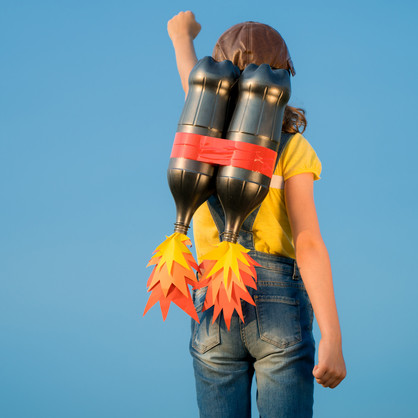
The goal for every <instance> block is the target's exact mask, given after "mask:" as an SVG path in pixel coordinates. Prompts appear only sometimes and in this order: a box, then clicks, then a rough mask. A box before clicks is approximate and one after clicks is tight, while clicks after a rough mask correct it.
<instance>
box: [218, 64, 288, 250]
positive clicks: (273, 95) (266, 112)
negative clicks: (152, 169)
mask: <svg viewBox="0 0 418 418" xmlns="http://www.w3.org/2000/svg"><path fill="white" fill-rule="evenodd" d="M238 87H239V91H238V100H237V103H236V106H235V110H234V113H233V116H232V119H231V122H230V124H229V128H228V132H227V135H226V137H227V139H229V140H231V141H242V142H249V143H252V144H256V145H261V146H263V147H266V148H270V149H272V150H274V151H276V152H277V151H278V148H279V145H280V135H281V130H282V122H283V114H284V109H285V106H286V104H287V102H288V101H289V98H290V92H291V88H290V75H289V72H288V71H287V70H282V69H279V70H273V69H271V68H270V66H269V65H267V64H262V65H260V66H257V65H255V64H250V65H249V66H248V67H246V68H245V70H244V72H243V73H242V75H241V77H240V79H239V85H238ZM276 164H277V161H276ZM270 180H271V179H270V178H269V177H268V176H266V175H264V174H261V173H258V172H254V171H250V170H247V169H244V168H237V167H232V166H223V167H220V168H219V171H218V174H217V179H216V190H217V193H218V198H219V200H220V202H221V204H222V207H223V209H224V212H225V231H224V234H223V240H224V241H230V242H236V241H237V239H238V234H239V230H240V228H241V226H242V224H243V222H244V220H245V219H246V218H247V216H248V215H249V214H250V213H251V212H252V211H253V210H254V209H256V208H257V207H258V206H259V205H260V204H261V203H262V201H263V200H264V198H265V197H266V195H267V193H268V190H269V186H270Z"/></svg>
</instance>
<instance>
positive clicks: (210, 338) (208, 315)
mask: <svg viewBox="0 0 418 418" xmlns="http://www.w3.org/2000/svg"><path fill="white" fill-rule="evenodd" d="M206 289H207V288H203V289H199V290H197V291H196V293H195V294H194V303H195V308H196V312H197V315H198V317H199V321H200V323H198V322H196V321H194V329H193V335H192V347H193V348H194V349H195V350H196V351H198V352H199V353H201V354H204V353H206V352H207V351H209V350H210V349H212V348H213V347H216V346H217V345H218V344H220V342H221V334H220V327H219V317H218V318H217V319H216V321H215V322H214V323H213V324H212V319H213V307H212V308H210V309H208V310H206V311H204V312H202V309H203V304H204V301H205V297H206Z"/></svg>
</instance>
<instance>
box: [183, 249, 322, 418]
mask: <svg viewBox="0 0 418 418" xmlns="http://www.w3.org/2000/svg"><path fill="white" fill-rule="evenodd" d="M249 255H251V257H253V258H254V259H255V260H256V261H257V262H258V263H260V264H261V265H262V267H257V268H256V270H257V278H258V281H257V290H254V289H251V288H249V292H250V294H251V295H252V297H253V299H254V301H255V303H256V306H253V305H250V304H249V303H247V302H242V311H243V315H244V319H245V323H242V321H241V320H240V318H239V317H238V315H237V314H236V312H235V313H234V315H233V317H232V320H231V330H230V331H228V330H227V329H226V326H225V323H224V320H223V318H221V316H222V314H221V315H220V316H219V317H218V318H217V319H216V321H215V323H213V324H212V314H213V307H212V308H210V309H209V310H207V311H204V312H202V307H203V302H204V299H205V295H206V288H203V289H198V290H197V291H193V298H194V303H195V307H196V310H197V312H198V315H199V320H200V324H199V323H197V322H196V321H194V320H193V319H192V336H191V340H190V353H191V355H192V357H193V367H194V373H195V380H196V391H197V402H198V406H199V411H200V417H204V418H212V417H213V418H215V417H216V418H229V417H230V418H232V417H234V418H235V417H236V418H247V417H251V382H252V378H253V374H254V372H255V376H256V382H257V407H258V410H259V413H260V417H262V418H285V417H286V418H302V417H303V418H305V417H306V418H307V417H312V408H313V383H314V378H313V375H312V369H313V367H314V355H315V342H314V339H313V335H312V321H313V310H312V306H311V303H310V301H309V297H308V294H307V292H306V290H305V287H304V284H303V282H302V280H301V276H300V273H299V270H298V268H297V266H296V264H295V262H294V260H293V259H290V258H285V257H277V256H272V255H269V254H265V253H260V252H256V251H251V252H250V253H249Z"/></svg>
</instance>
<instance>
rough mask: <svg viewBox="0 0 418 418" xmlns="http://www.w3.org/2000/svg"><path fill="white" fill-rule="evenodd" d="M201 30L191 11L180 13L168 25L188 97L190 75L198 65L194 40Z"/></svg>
mask: <svg viewBox="0 0 418 418" xmlns="http://www.w3.org/2000/svg"><path fill="white" fill-rule="evenodd" d="M200 28H201V26H200V24H199V23H198V22H196V19H195V17H194V14H193V13H192V12H191V11H187V12H180V13H179V14H177V15H176V16H174V17H173V18H172V19H170V20H169V21H168V23H167V31H168V35H169V36H170V38H171V41H172V42H173V46H174V51H175V53H176V61H177V69H178V71H179V74H180V79H181V84H182V86H183V90H184V92H185V93H186V96H187V92H188V90H189V83H188V80H189V74H190V71H191V70H192V68H193V67H194V66H195V65H196V63H197V57H196V52H195V49H194V45H193V40H194V39H195V38H196V36H197V35H198V34H199V32H200Z"/></svg>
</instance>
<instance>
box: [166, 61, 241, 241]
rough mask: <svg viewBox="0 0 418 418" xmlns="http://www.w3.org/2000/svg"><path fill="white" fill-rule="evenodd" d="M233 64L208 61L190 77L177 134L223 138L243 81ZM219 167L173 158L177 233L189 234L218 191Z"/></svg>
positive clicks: (170, 178)
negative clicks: (200, 210)
mask: <svg viewBox="0 0 418 418" xmlns="http://www.w3.org/2000/svg"><path fill="white" fill-rule="evenodd" d="M239 74H240V73H239V69H238V68H237V67H236V66H235V65H233V64H232V62H231V61H222V62H216V61H214V60H213V59H212V58H211V57H204V58H202V59H201V60H200V61H198V63H197V64H196V65H195V67H194V68H193V69H192V71H191V73H190V76H189V91H188V94H187V98H186V102H185V105H184V108H183V112H182V114H181V116H180V120H179V123H178V129H177V132H185V133H192V134H199V135H204V136H211V137H217V138H221V137H222V135H223V132H224V130H225V124H226V123H227V120H226V118H227V109H228V104H229V101H230V96H231V90H232V87H233V86H234V84H235V82H236V80H237V79H238V77H239ZM216 171H217V166H216V165H214V164H209V163H204V162H199V161H194V160H191V159H187V158H170V163H169V167H168V171H167V178H168V184H169V186H170V190H171V193H172V195H173V197H174V201H175V203H176V211H177V215H176V223H175V224H174V225H175V229H174V231H175V232H180V233H183V234H187V230H188V228H189V225H190V222H191V219H192V216H193V214H194V213H195V211H196V210H197V208H198V207H199V206H200V205H201V204H202V203H204V202H205V201H206V200H207V199H208V198H209V196H210V195H212V194H213V193H214V192H215V188H216Z"/></svg>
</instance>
